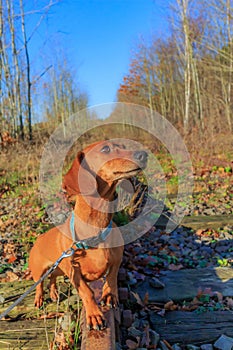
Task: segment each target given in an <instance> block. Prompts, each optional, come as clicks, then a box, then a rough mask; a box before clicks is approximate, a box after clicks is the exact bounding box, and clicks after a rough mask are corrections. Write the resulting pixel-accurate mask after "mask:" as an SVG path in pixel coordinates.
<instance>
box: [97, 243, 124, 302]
mask: <svg viewBox="0 0 233 350" xmlns="http://www.w3.org/2000/svg"><path fill="white" fill-rule="evenodd" d="M113 249H114V255H113V263H112V265H111V266H110V269H109V272H108V274H107V276H106V280H105V283H104V285H103V292H102V297H101V303H102V304H104V305H107V306H109V307H116V306H117V305H118V288H117V276H118V271H119V267H120V264H121V260H122V254H123V249H122V247H118V248H113Z"/></svg>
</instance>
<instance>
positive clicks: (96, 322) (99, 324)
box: [85, 304, 106, 331]
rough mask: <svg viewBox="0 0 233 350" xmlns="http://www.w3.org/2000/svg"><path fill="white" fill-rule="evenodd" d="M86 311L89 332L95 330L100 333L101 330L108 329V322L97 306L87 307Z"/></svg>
mask: <svg viewBox="0 0 233 350" xmlns="http://www.w3.org/2000/svg"><path fill="white" fill-rule="evenodd" d="M85 309H86V322H87V329H88V330H91V329H95V330H98V331H99V330H101V329H104V328H106V322H105V319H104V316H103V313H102V312H101V310H100V309H99V307H98V306H97V305H96V304H95V305H93V306H92V307H90V306H88V307H85Z"/></svg>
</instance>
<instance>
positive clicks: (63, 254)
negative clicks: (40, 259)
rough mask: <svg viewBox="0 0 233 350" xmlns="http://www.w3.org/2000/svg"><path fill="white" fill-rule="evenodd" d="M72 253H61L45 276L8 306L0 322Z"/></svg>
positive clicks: (67, 251) (72, 252) (70, 249)
mask: <svg viewBox="0 0 233 350" xmlns="http://www.w3.org/2000/svg"><path fill="white" fill-rule="evenodd" d="M74 253H75V250H74V249H73V248H72V247H71V248H69V249H68V250H66V251H65V252H63V253H62V255H61V256H60V257H59V258H58V259H57V260H56V261H55V263H54V264H53V265H52V266H51V267H50V269H49V270H48V271H46V272H45V274H44V275H43V276H41V278H40V279H39V280H38V281H37V282H36V283H34V284H33V285H32V286H31V287H30V288H29V289H28V290H27V291H26V292H25V293H23V294H22V295H21V296H20V297H19V298H18V299H17V300H16V301H15V302H14V303H13V304H12V305H10V306H9V307H8V308H7V309H6V310H5V311H4V312H3V313H1V314H0V320H1V319H2V318H3V317H5V316H6V315H7V314H8V313H9V312H10V311H11V310H12V309H13V308H14V307H15V306H17V305H18V304H19V303H20V302H21V301H22V300H23V299H24V298H26V296H27V295H28V294H30V293H31V292H32V291H33V289H34V288H36V286H37V285H38V284H40V283H41V282H42V281H43V280H44V279H45V278H46V277H47V276H48V275H49V274H50V273H51V272H53V271H54V270H55V269H56V268H57V266H58V265H59V264H60V262H61V261H62V260H63V259H64V258H68V257H70V256H72V255H73V254H74Z"/></svg>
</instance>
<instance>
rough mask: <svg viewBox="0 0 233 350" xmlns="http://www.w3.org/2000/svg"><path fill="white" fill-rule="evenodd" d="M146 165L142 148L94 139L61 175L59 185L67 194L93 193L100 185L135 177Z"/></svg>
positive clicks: (114, 183) (70, 195)
mask: <svg viewBox="0 0 233 350" xmlns="http://www.w3.org/2000/svg"><path fill="white" fill-rule="evenodd" d="M146 164H147V153H146V152H145V151H130V150H127V149H125V147H124V146H123V145H119V144H117V143H113V142H109V141H103V142H97V143H95V144H92V145H90V146H88V147H87V148H85V149H84V150H83V151H81V152H79V153H78V155H77V156H76V158H75V160H74V162H73V164H72V166H71V168H70V170H69V171H68V173H67V174H66V175H65V176H64V179H63V188H64V189H65V191H66V192H67V194H68V196H69V197H72V196H76V195H77V194H80V193H81V194H82V195H93V194H94V193H96V192H97V191H99V190H100V187H101V188H103V187H104V186H108V187H111V186H112V185H116V184H117V183H118V182H119V181H120V180H122V179H127V178H131V177H132V176H135V175H136V174H137V173H138V172H139V171H140V170H142V169H144V168H145V167H146Z"/></svg>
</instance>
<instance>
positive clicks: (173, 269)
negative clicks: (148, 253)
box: [168, 264, 184, 271]
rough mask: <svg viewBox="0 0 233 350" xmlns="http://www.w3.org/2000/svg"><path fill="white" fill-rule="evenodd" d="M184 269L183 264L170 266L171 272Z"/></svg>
mask: <svg viewBox="0 0 233 350" xmlns="http://www.w3.org/2000/svg"><path fill="white" fill-rule="evenodd" d="M183 267H184V266H183V265H182V264H179V265H175V264H170V265H168V269H169V270H171V271H178V270H181V269H183Z"/></svg>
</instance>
